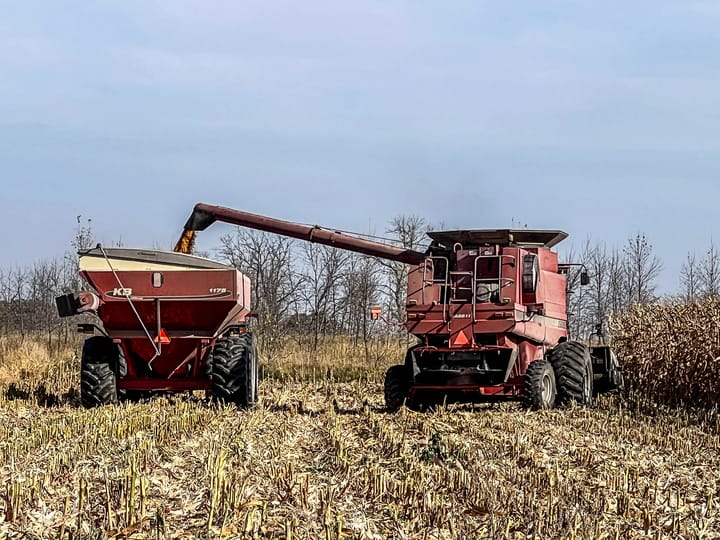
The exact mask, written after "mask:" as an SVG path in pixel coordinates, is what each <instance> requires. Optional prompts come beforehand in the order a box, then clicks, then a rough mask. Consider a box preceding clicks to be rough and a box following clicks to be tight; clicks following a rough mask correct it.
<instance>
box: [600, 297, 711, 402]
mask: <svg viewBox="0 0 720 540" xmlns="http://www.w3.org/2000/svg"><path fill="white" fill-rule="evenodd" d="M614 327H615V328H614V334H615V340H614V344H613V346H614V347H615V349H616V350H617V351H618V352H619V353H620V355H621V356H622V358H623V370H624V371H625V374H626V379H627V381H628V384H629V386H630V389H631V390H632V391H633V393H634V395H635V396H637V397H639V398H640V399H642V400H644V401H646V402H654V403H659V404H664V405H668V406H671V407H677V406H682V407H686V406H690V407H704V408H714V409H717V407H718V403H720V377H718V375H717V373H718V370H720V302H718V301H717V300H703V301H701V302H699V303H696V304H681V303H676V304H657V305H650V306H638V307H636V308H634V309H632V310H630V311H628V312H627V313H625V314H623V315H622V316H620V317H618V318H617V319H616V320H615V321H614Z"/></svg>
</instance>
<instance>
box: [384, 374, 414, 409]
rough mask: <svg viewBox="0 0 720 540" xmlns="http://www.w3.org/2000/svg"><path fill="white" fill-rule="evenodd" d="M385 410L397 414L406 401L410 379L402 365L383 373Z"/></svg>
mask: <svg viewBox="0 0 720 540" xmlns="http://www.w3.org/2000/svg"><path fill="white" fill-rule="evenodd" d="M384 389H385V408H386V409H387V411H388V412H393V413H394V412H397V411H399V410H400V408H401V407H402V406H403V404H404V403H405V401H406V400H407V399H408V394H409V392H410V377H409V375H408V368H407V366H404V365H398V366H391V367H390V368H389V369H388V370H387V371H386V372H385V384H384Z"/></svg>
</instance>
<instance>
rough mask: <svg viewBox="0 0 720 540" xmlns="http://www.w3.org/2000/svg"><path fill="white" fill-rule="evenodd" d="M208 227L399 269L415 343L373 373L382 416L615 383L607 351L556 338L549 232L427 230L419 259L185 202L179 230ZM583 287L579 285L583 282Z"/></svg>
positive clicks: (557, 234)
mask: <svg viewBox="0 0 720 540" xmlns="http://www.w3.org/2000/svg"><path fill="white" fill-rule="evenodd" d="M215 221H223V222H226V223H231V224H235V225H240V226H243V227H248V228H253V229H258V230H262V231H266V232H270V233H275V234H280V235H284V236H289V237H292V238H298V239H301V240H305V241H309V242H315V243H319V244H325V245H329V246H334V247H337V248H341V249H346V250H349V251H355V252H358V253H363V254H366V255H371V256H375V257H380V258H385V259H390V260H394V261H399V262H402V263H405V264H408V265H411V268H410V271H409V277H408V289H407V321H406V326H407V330H408V332H410V333H411V334H413V335H415V336H417V338H418V339H419V343H418V344H417V345H414V346H413V347H411V348H410V349H409V350H408V351H407V354H406V356H405V362H404V363H403V364H402V365H397V366H393V367H391V368H390V369H389V370H388V371H387V373H386V376H385V402H386V405H387V408H388V409H389V410H397V409H399V408H400V407H401V406H402V405H403V403H406V404H407V405H409V406H410V407H413V408H422V407H424V406H426V405H428V404H432V403H437V402H438V401H442V400H445V399H452V400H456V399H457V400H468V401H475V400H493V399H521V400H523V401H524V403H525V404H526V405H527V406H528V407H530V408H533V409H548V408H552V407H554V406H556V405H563V404H566V403H569V402H576V403H578V404H580V405H583V406H590V405H592V404H593V401H594V399H593V398H594V395H595V394H597V393H601V392H609V391H613V390H619V389H621V388H622V386H623V378H622V373H621V369H620V365H619V363H618V360H617V358H616V356H615V355H614V354H613V352H612V351H611V350H610V348H609V347H607V346H599V347H590V346H587V345H585V344H583V343H580V342H577V341H569V340H568V326H567V307H566V296H567V292H566V280H567V278H566V275H567V273H568V271H569V269H570V266H572V265H561V264H559V263H558V255H557V253H556V252H555V251H553V249H552V248H554V247H555V246H556V245H557V244H558V243H560V242H561V241H562V240H564V239H565V238H566V237H567V235H566V234H565V233H564V232H561V231H533V230H460V231H433V232H428V233H427V234H428V236H429V237H430V240H431V242H430V246H429V247H428V249H427V251H426V252H424V253H422V252H419V251H413V250H408V249H402V248H398V247H395V246H389V245H385V244H382V243H378V242H373V241H369V240H365V239H362V238H357V237H355V236H352V235H347V234H342V233H339V232H334V231H331V230H327V229H323V228H320V227H317V226H307V225H301V224H297V223H290V222H287V221H282V220H278V219H273V218H268V217H264V216H259V215H256V214H251V213H248V212H241V211H238V210H233V209H230V208H224V207H220V206H211V205H207V204H197V205H196V206H195V209H194V211H193V213H192V215H191V216H190V218H189V219H188V221H187V223H186V225H185V230H186V231H201V230H204V229H205V228H207V227H208V226H209V225H210V224H212V223H213V222H215ZM581 281H582V282H583V285H586V284H587V283H588V276H587V274H585V273H583V274H582V278H581Z"/></svg>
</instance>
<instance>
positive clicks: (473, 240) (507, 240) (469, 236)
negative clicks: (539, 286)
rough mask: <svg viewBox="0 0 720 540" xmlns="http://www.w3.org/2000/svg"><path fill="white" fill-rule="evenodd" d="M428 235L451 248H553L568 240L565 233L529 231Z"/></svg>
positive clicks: (485, 231) (498, 230)
mask: <svg viewBox="0 0 720 540" xmlns="http://www.w3.org/2000/svg"><path fill="white" fill-rule="evenodd" d="M427 235H428V236H429V237H430V238H432V239H433V240H434V241H435V243H439V244H444V245H445V246H447V247H451V246H452V245H453V244H455V243H456V242H459V243H461V244H462V245H463V246H465V247H470V246H482V245H495V244H499V245H502V246H511V245H513V246H532V247H538V246H542V247H548V248H552V247H554V246H556V245H558V244H559V243H560V242H562V241H563V240H565V239H566V238H567V236H568V235H567V233H564V232H563V231H533V230H529V229H482V230H480V229H475V230H469V231H463V230H460V231H430V232H428V233H427Z"/></svg>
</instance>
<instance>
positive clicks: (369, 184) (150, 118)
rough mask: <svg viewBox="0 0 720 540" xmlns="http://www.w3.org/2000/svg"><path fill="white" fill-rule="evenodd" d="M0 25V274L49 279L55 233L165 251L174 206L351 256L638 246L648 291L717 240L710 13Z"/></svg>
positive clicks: (573, 6) (650, 7) (532, 12)
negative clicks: (377, 250)
mask: <svg viewBox="0 0 720 540" xmlns="http://www.w3.org/2000/svg"><path fill="white" fill-rule="evenodd" d="M0 9H1V10H2V13H3V16H2V17H1V18H0V186H2V188H1V192H0V200H2V202H3V204H2V208H3V212H4V214H5V220H4V222H5V223H6V224H10V227H11V233H12V234H11V238H12V241H11V246H12V249H7V250H4V251H2V252H0V266H9V265H16V264H18V265H19V264H26V263H28V262H31V261H33V260H36V259H40V258H44V257H52V256H56V255H60V254H61V253H62V252H63V251H64V250H65V249H66V246H67V245H68V242H69V240H70V238H71V237H72V234H73V227H74V225H75V216H76V215H78V214H82V215H83V216H86V217H89V218H92V223H93V226H94V229H95V232H96V235H97V236H98V238H99V239H100V240H103V241H104V242H106V243H111V242H113V241H117V240H119V239H121V240H122V242H123V243H124V244H126V245H132V246H136V245H137V246H143V247H153V246H169V245H171V244H172V243H173V241H174V240H175V239H176V237H177V235H178V233H179V229H180V228H181V226H182V224H183V223H184V222H185V219H186V218H187V215H188V214H189V212H190V210H191V208H192V206H193V204H194V203H195V202H197V201H205V202H210V203H215V204H222V205H226V206H231V207H235V208H240V209H245V210H249V211H253V212H258V213H265V214H268V215H272V216H277V217H282V218H286V219H292V220H298V221H303V222H314V223H318V224H324V225H328V226H331V227H336V228H341V229H346V230H358V231H360V232H367V231H374V232H376V233H379V232H382V231H383V229H384V224H385V223H386V222H387V221H388V220H389V219H390V218H392V217H393V216H396V215H398V214H401V213H406V214H409V213H414V214H418V215H421V216H423V217H425V218H427V219H428V220H429V221H430V222H432V223H436V224H440V223H442V224H444V225H445V226H447V227H453V228H454V227H464V228H473V227H475V228H495V227H507V226H510V225H511V224H512V223H513V220H515V221H516V222H518V221H519V222H521V223H523V224H525V223H527V224H528V225H529V226H530V227H536V228H542V227H548V228H562V229H565V230H567V231H568V232H570V233H571V235H572V238H573V239H574V241H575V243H576V244H578V245H579V244H581V243H582V242H583V241H584V239H585V238H587V237H588V236H590V237H592V238H594V239H599V240H603V241H605V242H607V243H608V244H609V245H620V244H622V243H623V242H624V241H625V239H626V238H627V237H629V236H630V235H633V234H635V233H637V232H639V231H643V232H645V233H646V234H647V235H648V237H649V238H650V240H651V242H652V243H653V244H654V245H655V248H656V250H657V252H658V254H659V255H660V256H661V257H662V258H663V260H664V262H665V267H666V271H665V273H664V275H663V277H662V287H663V289H664V290H670V289H672V288H674V287H675V286H676V284H677V272H678V270H679V266H680V264H681V262H682V260H683V259H684V257H685V255H686V254H687V252H688V251H696V252H698V253H702V252H703V251H704V250H705V249H706V248H707V246H708V244H709V242H710V239H711V237H712V236H713V235H714V236H715V238H717V237H718V231H719V230H720V225H718V224H716V221H718V220H716V218H715V216H716V214H717V208H718V205H719V204H720V183H719V182H718V178H719V177H720V176H719V175H720V152H718V149H719V147H720V99H718V96H720V84H719V78H720V32H718V28H720V1H710V0H707V1H692V0H687V1H667V2H663V1H657V0H656V1H653V2H645V1H638V2H579V1H574V2H570V1H566V2H559V1H552V0H547V1H543V2H536V1H532V2H530V1H526V2H522V1H514V2H484V1H481V0H472V1H460V0H458V1H454V2H429V1H422V0H414V1H393V0H382V1H380V0H366V1H363V2H354V1H347V2H334V1H333V2H331V1H324V2H321V1H316V0H305V1H304V2H296V1H290V0H283V1H268V0H264V1H242V2H238V1H217V2H201V1H189V0H173V1H165V2H160V1H151V0H143V1H133V0H125V1H123V2H108V1H98V2H86V1H62V2H61V1H53V2H40V1H38V2H6V1H2V0H0ZM227 230H229V229H227V228H226V227H225V226H222V225H217V226H216V229H215V231H214V232H208V233H206V234H205V235H203V236H202V237H201V240H200V247H201V249H209V248H211V247H212V246H213V243H214V240H215V239H216V237H217V235H218V234H220V233H222V232H227Z"/></svg>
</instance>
